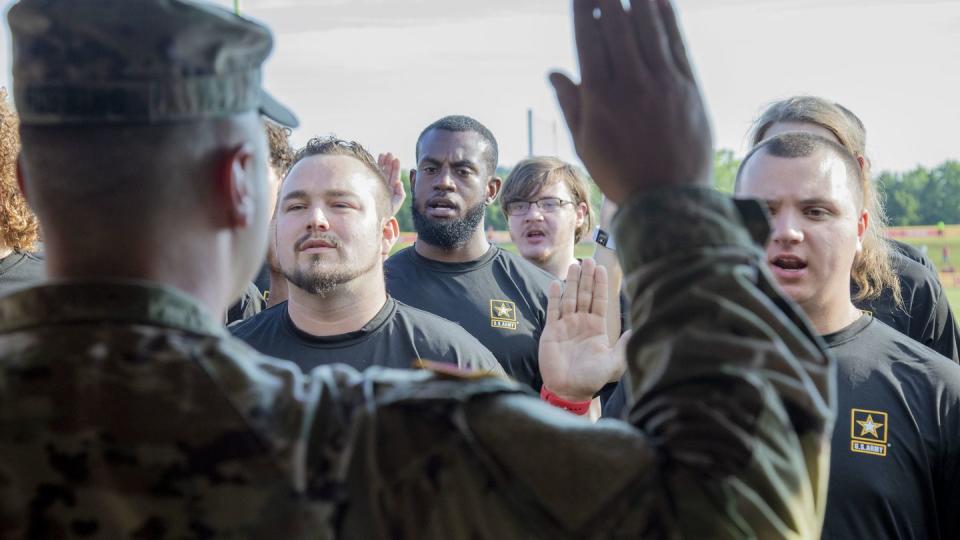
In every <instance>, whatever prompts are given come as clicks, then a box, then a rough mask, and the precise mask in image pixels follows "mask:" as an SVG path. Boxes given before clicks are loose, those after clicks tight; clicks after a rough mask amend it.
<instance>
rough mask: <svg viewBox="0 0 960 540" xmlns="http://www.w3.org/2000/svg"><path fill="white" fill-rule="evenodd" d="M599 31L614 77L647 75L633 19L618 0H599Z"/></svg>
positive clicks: (611, 73)
mask: <svg viewBox="0 0 960 540" xmlns="http://www.w3.org/2000/svg"><path fill="white" fill-rule="evenodd" d="M599 4H600V20H599V23H600V32H601V34H602V35H603V43H604V48H605V50H606V54H607V58H609V61H610V75H611V77H612V78H614V79H619V78H629V77H635V76H637V75H639V76H640V77H641V78H645V77H646V76H647V73H646V72H647V67H646V64H645V63H644V61H643V58H642V57H641V56H640V50H639V45H638V44H637V39H636V31H635V30H634V25H633V21H631V19H630V16H629V15H627V12H626V11H624V9H623V4H622V3H621V2H620V0H599Z"/></svg>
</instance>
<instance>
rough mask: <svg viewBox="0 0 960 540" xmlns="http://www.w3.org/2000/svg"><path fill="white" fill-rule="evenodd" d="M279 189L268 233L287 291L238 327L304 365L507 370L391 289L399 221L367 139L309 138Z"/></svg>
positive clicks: (260, 345)
mask: <svg viewBox="0 0 960 540" xmlns="http://www.w3.org/2000/svg"><path fill="white" fill-rule="evenodd" d="M279 197H280V200H279V204H278V205H277V209H276V214H275V219H276V228H275V234H274V238H273V239H272V241H273V242H274V252H275V253H276V259H277V263H278V265H279V267H280V270H281V272H282V273H283V275H284V277H285V278H286V282H287V290H288V293H289V299H288V300H287V301H286V302H283V303H280V304H278V305H275V306H273V307H271V308H270V309H267V310H266V311H263V312H261V313H260V314H258V315H256V316H255V317H253V318H251V319H248V320H247V321H244V322H242V323H240V324H238V325H235V326H233V327H231V331H232V332H233V334H234V335H235V336H237V337H239V338H240V339H242V340H244V341H246V342H247V343H248V344H250V345H252V346H253V347H254V348H255V349H257V350H259V351H260V352H263V353H265V354H269V355H271V356H275V357H278V358H284V359H288V360H292V361H293V362H295V363H296V364H297V365H299V366H300V367H301V368H302V369H303V370H305V371H307V370H310V369H312V368H314V367H316V366H318V365H323V364H333V363H345V364H349V365H351V366H353V367H355V368H357V369H365V368H367V367H370V366H373V365H379V366H388V367H398V368H409V367H411V366H412V365H414V364H415V363H416V362H417V361H419V360H432V361H437V362H444V363H451V364H456V365H458V366H459V367H461V368H465V369H477V370H483V371H496V372H499V371H501V369H500V366H499V365H498V364H497V362H496V360H495V359H494V358H493V355H491V354H490V351H488V350H487V349H485V348H484V347H483V346H482V345H481V344H480V343H479V342H478V341H477V340H476V339H474V338H473V337H472V336H470V335H469V334H468V333H467V332H466V331H464V330H463V329H462V328H460V327H458V326H457V325H455V324H453V323H451V322H450V321H447V320H444V319H441V318H440V317H437V316H435V315H431V314H429V313H426V312H423V311H420V310H419V309H414V308H411V307H409V306H406V305H404V304H401V303H400V302H397V301H396V300H394V299H392V298H389V297H388V296H387V292H386V287H385V285H384V280H383V260H384V258H385V257H386V256H387V255H388V254H389V253H390V248H391V247H393V244H394V243H395V242H396V241H397V237H398V234H399V228H398V226H397V220H396V218H394V217H393V216H392V212H391V206H390V188H389V187H388V185H387V179H386V178H385V177H384V176H383V174H382V173H381V171H380V169H379V167H378V166H377V163H376V162H375V161H374V160H373V157H372V156H371V155H370V154H369V153H368V152H367V151H366V150H365V149H364V148H363V147H362V146H360V145H359V144H357V143H354V142H350V141H343V140H340V139H335V138H328V139H313V140H311V141H310V142H309V143H307V146H306V147H304V148H303V149H302V150H300V151H299V152H297V155H296V156H295V158H294V160H293V166H292V168H291V169H290V172H289V173H288V175H287V177H286V179H285V180H284V182H283V185H282V188H281V192H280V195H279Z"/></svg>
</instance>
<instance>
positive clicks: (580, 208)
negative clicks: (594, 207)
mask: <svg viewBox="0 0 960 540" xmlns="http://www.w3.org/2000/svg"><path fill="white" fill-rule="evenodd" d="M586 219H587V203H585V202H581V203H580V204H578V205H577V221H576V225H577V227H580V226H581V225H583V222H584V221H586Z"/></svg>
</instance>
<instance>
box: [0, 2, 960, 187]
mask: <svg viewBox="0 0 960 540" xmlns="http://www.w3.org/2000/svg"><path fill="white" fill-rule="evenodd" d="M241 1H242V4H241V5H242V9H243V12H244V13H245V14H247V15H250V16H252V17H255V18H257V19H260V20H262V21H264V22H266V23H267V24H268V25H269V26H270V27H271V28H272V29H273V31H274V33H275V35H276V40H277V47H276V51H275V53H274V55H273V57H272V58H271V59H270V60H269V61H268V63H267V67H266V74H267V86H268V87H269V89H270V90H271V92H272V93H273V94H275V95H276V96H277V97H279V98H280V99H281V100H282V101H284V102H286V103H287V104H289V105H290V106H291V107H292V108H293V109H294V110H296V111H297V113H298V114H299V116H300V118H301V122H302V126H301V128H300V129H299V130H297V131H296V132H295V134H294V140H295V142H297V143H302V142H304V141H305V140H306V139H307V138H309V137H311V136H313V135H323V134H328V133H336V134H337V135H339V136H341V137H344V138H352V139H356V140H358V141H360V142H361V143H363V144H364V145H366V146H367V147H369V148H370V149H371V150H372V151H373V152H380V151H387V150H390V151H393V152H394V153H397V154H399V155H400V156H401V159H403V161H404V166H405V167H409V166H410V165H412V160H413V146H414V142H415V140H416V137H417V134H418V133H419V132H420V130H421V129H422V128H423V127H424V126H426V125H427V124H428V123H430V122H432V121H433V120H435V119H437V118H439V117H440V116H443V115H446V114H455V113H456V114H467V115H470V116H474V117H475V118H477V119H478V120H480V121H481V122H483V123H484V124H486V125H487V126H488V127H489V128H490V129H491V130H492V131H493V132H494V134H495V135H496V136H497V138H498V140H499V142H500V147H501V161H502V162H503V163H505V164H511V163H514V162H516V161H517V160H519V159H521V158H523V157H524V156H525V155H526V152H527V141H526V110H527V108H532V109H533V110H534V114H535V116H536V130H535V138H536V151H537V152H538V153H549V154H558V155H559V156H560V157H562V158H565V159H570V160H573V159H575V156H574V154H573V152H572V150H571V147H570V144H569V137H568V135H567V132H566V129H565V126H564V125H563V122H562V120H561V119H560V115H559V110H558V108H557V106H556V102H555V99H554V97H553V93H552V90H551V89H550V87H549V84H548V83H547V79H546V75H547V73H548V71H549V70H551V69H562V70H566V71H569V72H573V73H575V60H574V54H575V53H574V48H573V47H574V45H573V36H572V29H571V27H572V24H571V19H570V16H569V2H567V1H566V0H482V1H481V0H473V1H465V0H241ZM11 3H12V2H10V0H0V5H2V6H3V7H4V11H5V10H6V7H8V6H9V5H10V4H11ZM216 3H219V4H221V5H225V6H229V5H232V0H217V1H216ZM678 7H679V11H680V16H681V20H682V23H683V26H684V30H685V34H686V36H687V38H688V40H689V50H690V52H691V55H692V56H693V60H694V63H695V64H696V67H697V69H698V72H699V75H700V79H701V83H702V85H703V89H704V91H705V93H706V96H707V102H708V105H709V107H710V111H711V114H712V118H713V125H714V133H715V139H716V143H717V145H718V146H719V147H725V148H731V149H733V150H735V151H736V152H737V154H738V155H741V154H742V153H743V151H744V143H745V132H746V130H747V129H748V127H749V125H750V122H751V120H752V119H753V118H754V117H755V116H756V115H757V114H758V112H759V111H760V109H761V108H762V107H763V106H764V105H765V104H766V103H768V102H770V101H772V100H775V99H778V98H782V97H786V96H789V95H793V94H799V93H809V94H815V95H821V96H824V97H827V98H830V99H833V100H835V101H838V102H840V103H842V104H844V105H846V106H848V107H849V108H851V109H852V110H853V111H854V112H856V113H857V114H858V115H860V117H861V118H862V119H863V120H864V122H865V123H866V125H867V127H868V130H869V136H868V147H869V148H868V150H869V152H870V153H871V156H872V157H873V160H874V163H875V167H876V168H877V169H895V170H906V169H909V168H911V167H914V166H915V165H917V164H923V165H927V166H932V165H936V164H939V163H940V162H942V161H943V160H945V159H956V158H960V144H958V140H960V137H958V134H957V131H958V128H960V63H958V61H957V57H958V55H960V2H958V1H955V0H954V1H934V0H902V1H897V0H782V1H778V0H724V1H717V0H678ZM0 46H2V47H3V51H2V53H3V54H2V55H0V85H7V84H9V81H10V74H9V60H10V59H9V56H10V54H9V32H8V31H7V29H6V27H5V26H4V28H3V36H2V40H0ZM554 126H556V129H554Z"/></svg>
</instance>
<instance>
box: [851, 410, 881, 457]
mask: <svg viewBox="0 0 960 540" xmlns="http://www.w3.org/2000/svg"><path fill="white" fill-rule="evenodd" d="M889 422H890V420H889V419H888V418H887V413H885V412H880V411H868V410H866V409H850V450H852V451H854V452H859V453H861V454H873V455H875V456H886V455H887V432H888V430H889V429H890V425H889Z"/></svg>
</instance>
